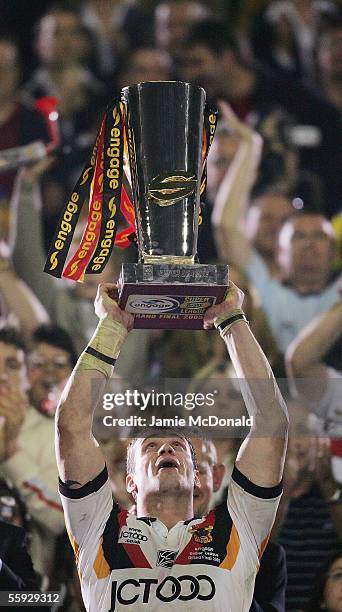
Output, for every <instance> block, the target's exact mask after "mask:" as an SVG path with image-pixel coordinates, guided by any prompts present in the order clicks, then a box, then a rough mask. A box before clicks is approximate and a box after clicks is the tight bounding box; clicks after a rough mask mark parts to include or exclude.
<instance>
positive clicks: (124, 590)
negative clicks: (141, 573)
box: [109, 574, 216, 612]
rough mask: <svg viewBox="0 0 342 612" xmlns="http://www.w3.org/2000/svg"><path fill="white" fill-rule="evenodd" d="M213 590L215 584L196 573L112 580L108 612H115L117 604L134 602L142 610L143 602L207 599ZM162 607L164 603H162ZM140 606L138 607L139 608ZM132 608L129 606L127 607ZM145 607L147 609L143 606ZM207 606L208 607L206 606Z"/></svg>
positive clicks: (211, 595) (129, 604)
mask: <svg viewBox="0 0 342 612" xmlns="http://www.w3.org/2000/svg"><path fill="white" fill-rule="evenodd" d="M215 593H216V587H215V583H214V581H213V580H212V578H210V576H206V575H204V574H199V575H198V576H190V575H189V574H185V575H184V576H177V578H176V577H175V576H167V577H166V578H164V580H163V581H162V582H159V581H158V579H157V578H139V579H135V578H128V579H127V580H122V581H121V582H119V581H118V580H114V581H113V583H112V598H111V607H110V610H109V612H115V610H116V609H117V608H116V604H117V603H118V604H120V605H122V606H133V604H137V606H139V608H137V609H140V605H142V604H145V605H142V608H144V609H145V606H146V604H149V603H150V602H151V603H153V602H154V601H156V600H157V601H161V602H162V603H170V602H172V601H176V600H178V601H186V602H188V601H192V600H194V599H198V600H199V601H210V600H211V599H213V597H214V596H215ZM162 607H163V606H162ZM142 608H141V609H142ZM128 609H130V610H131V609H132V608H128ZM146 609H147V608H146ZM208 609H210V608H208Z"/></svg>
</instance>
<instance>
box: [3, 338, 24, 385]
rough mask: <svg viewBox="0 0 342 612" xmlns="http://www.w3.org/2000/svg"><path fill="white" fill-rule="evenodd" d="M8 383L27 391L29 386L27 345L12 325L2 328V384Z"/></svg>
mask: <svg viewBox="0 0 342 612" xmlns="http://www.w3.org/2000/svg"><path fill="white" fill-rule="evenodd" d="M1 385H8V386H10V387H16V388H17V389H18V390H19V391H21V392H23V393H24V392H25V391H27V388H28V381H27V370H26V364H25V345H24V343H23V341H22V338H21V335H20V334H19V333H18V332H17V331H16V330H15V329H14V328H11V327H4V328H2V329H0V386H1Z"/></svg>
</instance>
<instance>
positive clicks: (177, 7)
mask: <svg viewBox="0 0 342 612" xmlns="http://www.w3.org/2000/svg"><path fill="white" fill-rule="evenodd" d="M208 15H209V11H208V9H207V8H206V7H205V6H204V4H202V3H201V2H197V1H196V0H161V2H159V4H157V7H156V9H155V40H156V45H157V47H158V48H159V49H162V50H164V51H167V52H168V53H170V54H171V55H172V57H174V58H175V59H178V58H180V57H181V55H182V53H183V51H184V42H185V40H186V37H187V36H188V34H189V30H190V28H191V26H192V25H193V24H194V23H197V22H199V21H202V20H203V19H205V18H206V17H207V16H208Z"/></svg>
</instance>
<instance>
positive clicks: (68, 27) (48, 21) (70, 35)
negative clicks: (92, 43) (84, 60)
mask: <svg viewBox="0 0 342 612" xmlns="http://www.w3.org/2000/svg"><path fill="white" fill-rule="evenodd" d="M37 47H38V53H39V57H40V59H41V60H42V61H43V62H46V63H48V64H49V63H52V64H55V65H60V66H61V67H62V66H64V65H66V64H70V63H72V62H73V61H78V60H79V59H80V58H81V56H82V54H83V53H84V40H83V33H82V29H81V27H80V21H79V20H78V19H77V17H76V15H73V14H72V13H67V12H65V13H62V12H61V13H56V14H55V15H47V16H46V17H44V18H43V19H42V21H41V23H40V30H39V36H38V43H37Z"/></svg>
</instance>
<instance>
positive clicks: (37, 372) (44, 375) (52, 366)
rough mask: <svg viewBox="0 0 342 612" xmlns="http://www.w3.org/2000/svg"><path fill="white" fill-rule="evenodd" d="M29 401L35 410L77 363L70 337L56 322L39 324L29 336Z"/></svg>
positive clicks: (39, 407)
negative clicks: (30, 342) (30, 339)
mask: <svg viewBox="0 0 342 612" xmlns="http://www.w3.org/2000/svg"><path fill="white" fill-rule="evenodd" d="M28 361H29V380H30V384H31V390H30V400H31V403H32V405H33V406H34V407H35V408H37V409H38V410H40V409H41V407H42V402H43V401H44V400H45V399H46V398H47V396H48V394H49V392H50V391H51V390H52V388H53V387H55V386H57V385H60V384H61V383H63V382H64V381H65V380H66V379H67V378H68V377H69V376H70V374H71V371H72V368H73V366H74V365H75V363H76V353H75V350H74V347H73V344H72V340H71V338H70V336H69V334H67V332H66V331H64V329H62V328H60V327H58V326H57V325H42V326H41V327H38V328H37V329H36V331H35V332H34V333H33V336H32V346H31V350H30V353H29V360H28Z"/></svg>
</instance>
